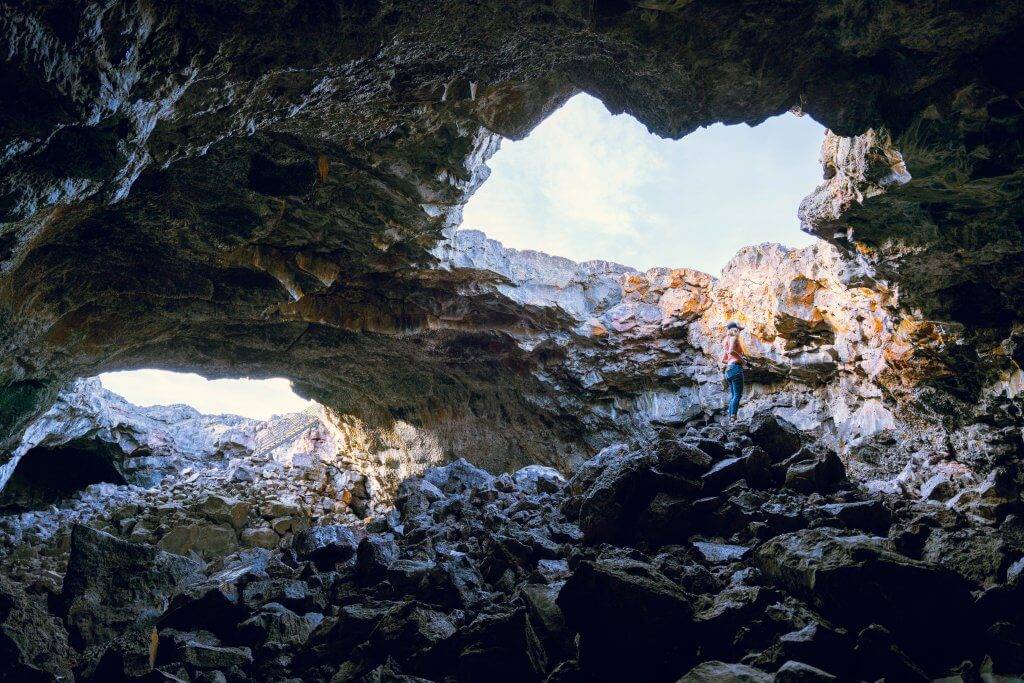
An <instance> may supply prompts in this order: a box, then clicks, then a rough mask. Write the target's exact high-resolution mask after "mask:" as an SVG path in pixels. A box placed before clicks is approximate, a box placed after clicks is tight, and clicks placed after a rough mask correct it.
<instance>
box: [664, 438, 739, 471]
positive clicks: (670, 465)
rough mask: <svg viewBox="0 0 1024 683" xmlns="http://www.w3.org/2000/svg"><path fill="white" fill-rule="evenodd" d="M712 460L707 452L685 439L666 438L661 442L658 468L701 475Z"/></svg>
mask: <svg viewBox="0 0 1024 683" xmlns="http://www.w3.org/2000/svg"><path fill="white" fill-rule="evenodd" d="M712 443H717V442H712ZM723 455H724V454H723ZM712 462H713V460H712V457H711V456H710V455H708V454H707V452H705V451H704V450H701V449H700V448H698V447H697V446H694V445H691V444H689V443H686V442H685V441H669V440H666V441H663V442H661V443H660V444H659V449H658V469H660V470H661V471H663V472H668V473H671V474H682V475H686V476H700V475H702V474H703V473H704V472H706V471H707V470H708V469H709V468H710V467H711V463H712Z"/></svg>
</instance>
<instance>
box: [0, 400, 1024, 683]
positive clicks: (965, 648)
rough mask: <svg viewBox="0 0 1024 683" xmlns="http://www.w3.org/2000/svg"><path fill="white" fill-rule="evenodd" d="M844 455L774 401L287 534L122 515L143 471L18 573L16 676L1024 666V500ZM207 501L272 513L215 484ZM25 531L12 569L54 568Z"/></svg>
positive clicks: (455, 473)
mask: <svg viewBox="0 0 1024 683" xmlns="http://www.w3.org/2000/svg"><path fill="white" fill-rule="evenodd" d="M790 430H791V431H790ZM787 434H788V435H789V437H786V435H787ZM793 437H795V438H793ZM243 459H247V460H252V461H257V460H258V457H257V456H255V455H252V454H250V455H249V456H247V457H246V458H243ZM830 461H831V462H836V463H838V462H839V461H838V458H837V457H836V454H835V453H834V452H830V451H827V450H824V449H822V448H821V447H820V446H819V445H816V444H814V443H811V442H809V441H807V440H805V439H802V438H800V437H799V433H798V432H797V431H796V430H794V429H792V428H791V427H789V426H787V425H786V424H785V423H780V422H779V421H778V418H775V417H774V416H772V415H771V414H770V413H767V412H765V413H760V414H758V415H756V416H755V417H754V419H753V420H752V421H751V424H750V425H740V426H737V427H735V428H733V429H731V430H729V431H726V430H723V429H722V428H721V427H719V426H717V425H713V424H712V425H706V426H698V425H694V426H690V427H687V428H682V427H679V428H665V429H664V431H663V433H662V438H661V439H660V441H659V443H658V447H657V449H656V450H653V451H645V450H638V449H636V448H634V447H631V446H630V445H628V444H618V445H616V446H612V447H609V448H607V449H605V450H603V451H602V452H601V453H599V454H598V455H596V456H595V457H594V458H592V459H590V460H587V461H585V462H583V463H581V465H580V466H579V467H577V468H576V469H575V470H574V471H573V472H571V473H570V477H569V478H568V479H566V478H565V477H563V476H562V475H561V474H559V473H558V472H556V471H555V470H553V469H550V468H545V467H541V466H537V465H534V466H531V467H529V468H524V469H523V470H520V471H517V472H515V473H511V474H510V473H505V474H502V475H500V476H495V475H493V474H490V473H488V472H486V471H484V470H481V469H479V468H477V467H475V466H473V465H471V464H470V463H469V462H467V461H466V460H464V459H459V460H457V461H454V462H452V463H450V464H448V465H445V466H443V467H436V468H428V469H426V470H425V471H424V472H423V474H422V476H414V477H409V478H407V479H405V480H404V481H403V482H402V483H401V485H400V486H399V487H398V490H397V496H396V505H395V509H393V510H391V511H390V512H388V513H386V514H383V515H380V516H378V517H376V518H374V519H373V520H371V521H369V522H368V523H366V524H359V525H351V524H350V525H344V524H338V523H336V522H333V521H332V519H333V518H332V515H331V513H326V512H325V513H323V514H318V513H316V512H315V511H314V512H312V513H310V515H309V516H308V517H307V518H306V526H304V527H303V528H302V529H301V530H295V532H294V533H291V532H289V533H286V534H285V535H284V536H283V537H282V538H281V539H280V541H279V542H278V543H274V544H270V546H269V547H267V546H262V545H259V544H256V545H252V546H249V547H234V546H232V547H223V548H216V549H212V548H211V547H210V546H205V547H202V548H197V547H192V548H191V549H188V550H186V549H184V548H182V547H174V546H169V545H168V544H166V543H165V542H164V540H166V537H164V540H161V541H160V542H158V543H154V540H153V539H152V538H147V537H146V536H145V535H139V534H137V533H136V532H135V531H134V530H133V527H132V525H130V524H127V525H126V524H118V523H117V522H116V521H113V520H117V519H124V515H126V514H138V513H139V511H140V510H139V508H140V504H139V503H140V501H141V498H140V494H139V492H138V490H137V488H135V487H130V486H126V487H121V488H122V491H120V492H117V493H114V494H112V495H107V496H106V497H105V498H104V505H105V506H106V508H107V509H108V510H109V511H111V512H112V515H111V517H110V518H91V519H90V518H76V519H78V520H79V521H76V522H75V523H73V524H71V526H70V528H69V529H68V531H69V532H70V533H69V534H68V535H67V537H66V538H65V541H64V543H63V544H62V545H60V546H55V547H53V548H52V550H51V551H50V552H52V553H53V555H54V556H55V557H58V556H59V557H60V558H62V562H63V563H66V569H62V570H61V571H60V572H57V571H52V570H50V571H48V572H41V571H40V570H39V569H38V568H36V569H35V570H33V571H26V572H22V573H14V574H12V575H11V576H5V577H4V578H3V579H2V582H0V589H2V592H0V638H3V640H2V641H0V642H3V643H4V645H5V651H6V652H9V653H11V654H10V656H9V657H7V658H5V660H4V661H3V663H2V664H0V670H2V671H3V673H4V675H5V676H7V677H8V679H10V680H25V678H24V677H25V676H29V675H32V676H36V677H39V678H41V679H46V678H48V677H49V679H59V680H70V679H71V677H72V676H74V677H76V679H78V680H96V681H109V680H151V679H152V678H153V677H154V676H159V677H163V678H164V679H165V680H193V681H204V680H227V681H235V680H237V681H243V680H267V681H270V680H304V681H321V680H322V681H347V680H466V681H475V680H483V679H486V680H519V681H521V680H549V681H563V680H573V681H585V680H609V679H610V678H617V677H622V676H632V677H638V678H642V679H644V680H668V681H675V680H685V681H705V680H764V681H771V680H776V681H785V680H833V679H838V680H877V679H879V678H883V677H884V678H887V679H897V680H930V679H934V678H940V677H943V676H954V677H958V678H957V679H958V680H981V678H979V677H980V676H982V675H991V674H995V675H1016V674H1019V673H1021V671H1022V662H1024V659H1022V656H1024V649H1022V647H1021V644H1020V643H1021V641H1020V639H1019V638H1018V637H1017V634H1018V633H1020V629H1021V628H1024V624H1022V623H1020V615H1021V609H1020V607H1021V605H1020V600H1021V596H1024V593H1022V591H1021V584H1020V581H1021V579H1020V574H1021V572H1020V565H1021V557H1022V556H1024V526H1022V523H1021V521H1020V519H1019V516H1018V513H1019V506H1018V507H1012V506H1011V508H1007V509H1006V511H1005V514H1003V515H1001V519H1000V520H999V521H998V522H991V521H987V520H984V519H982V518H980V517H978V516H976V515H972V514H969V513H964V512H961V511H958V510H957V509H955V507H952V506H950V505H947V504H943V503H939V502H936V501H930V500H921V499H918V498H910V497H905V496H900V495H894V494H884V493H870V492H868V491H867V490H866V489H865V488H864V487H862V486H858V485H857V484H856V483H855V482H852V481H850V480H849V478H848V476H847V474H846V472H845V471H844V469H843V467H842V465H841V464H839V466H838V468H836V467H828V466H824V464H826V463H828V462H830ZM816 465H817V466H816ZM812 469H817V471H818V473H819V474H818V476H816V477H814V478H810V479H807V478H805V477H803V476H802V474H801V473H804V472H807V471H809V470H812ZM108 486H109V485H108ZM177 492H178V493H181V491H180V490H178V491H177ZM211 498H213V497H211ZM76 505H77V504H76V503H71V504H66V503H65V504H63V507H62V510H65V509H74V508H75V507H76ZM283 507H284V506H283V505H282V508H283ZM1011 509H1012V511H1011ZM197 512H198V514H207V515H208V516H210V519H216V520H218V523H220V524H221V525H223V526H224V527H228V528H229V527H230V525H231V524H232V523H238V524H239V525H241V526H240V528H246V529H247V528H249V527H250V525H252V524H253V523H254V519H253V515H249V516H248V517H243V516H240V515H237V516H236V515H235V514H234V510H233V508H232V507H231V506H230V505H223V504H221V503H211V499H210V498H208V499H206V501H205V502H204V503H203V504H202V506H201V508H200V510H198V511H197ZM46 514H53V513H45V512H44V513H39V517H43V516H45V515H46ZM145 514H146V516H147V518H155V519H164V520H171V519H174V518H175V516H176V515H177V514H178V512H177V511H176V510H174V509H172V508H171V507H170V506H166V505H165V506H156V507H153V508H151V509H149V510H148V511H146V513H145ZM255 523H257V524H258V523H259V522H255ZM98 526H102V527H104V528H105V531H101V530H99V529H98V528H96V527H98ZM12 528H13V527H12V525H11V524H10V520H9V519H8V520H7V522H5V526H4V529H5V537H6V538H5V541H6V542H8V543H9V541H10V538H9V534H10V530H11V529H12ZM212 528H213V527H209V526H207V527H205V528H204V529H203V530H202V531H201V535H202V537H203V538H205V539H209V538H211V537H212V536H213V534H212V531H211V529H212ZM171 533H173V531H172V532H171ZM247 545H248V544H247ZM8 547H10V546H8ZM17 548H18V546H15V553H13V554H11V555H9V556H8V557H7V558H6V559H5V562H7V563H11V562H13V563H15V564H18V565H20V566H22V567H31V566H32V562H33V560H32V559H31V558H29V557H27V556H25V555H24V554H22V555H21V556H18V555H17ZM211 550H212V552H210V551H211ZM178 553H184V554H178ZM47 576H48V577H50V579H49V580H47ZM26 625H30V626H31V628H33V629H35V632H36V633H37V634H38V635H37V637H35V638H32V639H27V638H25V634H24V632H23V631H21V630H19V629H23V628H25V627H26ZM812 674H813V675H812ZM17 676H22V677H23V678H20V679H19V678H17ZM801 677H803V678H801ZM808 677H809V678H808Z"/></svg>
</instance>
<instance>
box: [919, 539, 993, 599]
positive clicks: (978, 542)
mask: <svg viewBox="0 0 1024 683" xmlns="http://www.w3.org/2000/svg"><path fill="white" fill-rule="evenodd" d="M921 559H922V560H924V561H926V562H932V563H935V564H939V565H941V566H943V567H946V568H948V569H951V570H953V571H955V572H956V573H958V574H960V575H961V576H963V577H965V578H967V579H969V580H970V581H972V582H973V583H975V584H976V585H979V586H981V587H983V588H988V587H990V586H994V585H995V584H997V583H999V582H1000V581H1001V579H1002V577H1003V575H1004V574H1005V573H1006V572H1007V567H1008V566H1009V564H1010V556H1009V549H1008V548H1007V546H1006V542H1005V541H1004V540H1003V539H1002V538H1001V537H1000V535H999V534H996V533H992V531H991V530H989V529H977V528H968V529H960V530H956V531H947V530H946V529H942V528H939V529H933V530H932V531H931V533H929V534H928V539H927V540H926V541H925V544H924V547H923V548H922V550H921Z"/></svg>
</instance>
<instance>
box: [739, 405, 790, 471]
mask: <svg viewBox="0 0 1024 683" xmlns="http://www.w3.org/2000/svg"><path fill="white" fill-rule="evenodd" d="M748 434H749V436H750V440H751V441H753V442H754V445H755V446H759V447H760V448H762V449H763V450H764V451H765V453H767V454H768V457H770V458H771V460H772V462H782V461H783V460H785V459H786V458H789V457H790V456H792V455H793V454H794V453H796V452H797V451H798V450H800V446H801V445H802V443H803V440H802V439H801V437H800V432H799V431H798V430H797V428H796V427H794V426H793V425H792V424H790V423H789V422H787V421H786V420H783V419H781V418H779V417H776V416H775V415H774V414H772V413H770V412H764V413H758V414H757V415H754V416H753V417H752V418H750V430H749V432H748Z"/></svg>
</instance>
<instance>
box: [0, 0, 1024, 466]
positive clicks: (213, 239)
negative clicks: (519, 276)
mask: <svg viewBox="0 0 1024 683" xmlns="http://www.w3.org/2000/svg"><path fill="white" fill-rule="evenodd" d="M1022 53H1024V3H1021V2H987V3H903V2H894V1H883V2H876V3H861V2H846V3H832V2H812V1H791V2H784V3H747V2H739V1H725V2H703V1H700V0H698V1H696V2H692V1H690V2H687V1H683V0H645V1H643V2H633V1H631V0H600V1H598V0H591V1H583V0H579V1H577V0H553V1H551V2H525V1H520V2H508V1H502V2H496V1H487V0H480V1H477V2H453V1H448V2H434V3H421V2H412V1H402V0H393V1H390V2H386V1H380V2H376V1H362V0H359V1H352V0H336V1H333V2H332V1H325V2H302V1H299V0H292V1H286V2H278V1H275V2H263V1H259V0H256V1H249V2H231V1H214V0H208V1H205V2H165V3H151V2H147V1H145V0H135V1H131V0H123V1H122V0H104V1H102V2H85V1H70V0H69V1H59V0H51V1H44V2H18V1H11V0H7V1H5V2H3V4H2V5H0V54H2V55H3V60H2V62H0V83H2V92H3V93H4V97H3V105H2V106H0V386H4V387H5V389H4V390H3V399H2V400H0V445H4V444H5V439H6V444H7V445H9V443H10V439H11V438H14V437H15V436H16V435H17V433H18V430H19V428H20V427H22V426H23V425H24V424H25V422H26V421H27V420H28V419H29V418H31V417H32V416H33V415H35V414H38V412H39V411H40V410H42V409H43V408H45V407H46V406H47V405H49V403H52V399H53V396H54V392H55V391H57V390H58V389H59V388H60V387H61V386H64V385H65V384H66V383H67V382H68V381H69V380H70V379H73V378H75V377H80V376H88V375H94V374H97V373H99V372H103V371H108V370H117V369H126V368H135V367H167V368H172V369H182V370H192V371H199V372H202V373H203V374H206V375H207V376H228V375H239V374H250V375H253V376H270V375H283V376H287V377H290V378H292V379H293V380H295V382H296V385H297V388H298V390H299V391H300V393H303V394H304V395H307V396H309V397H312V398H315V399H317V400H320V401H321V402H323V403H325V404H327V405H330V406H332V407H334V408H336V409H337V410H339V411H342V412H350V413H354V414H363V415H366V416H368V417H373V418H374V419H405V420H410V421H413V422H419V423H429V422H431V421H435V422H436V421H437V420H439V419H447V418H451V417H452V416H459V415H463V416H465V415H471V416H473V417H475V418H477V419H478V420H479V421H480V422H483V423H491V424H501V425H504V426H506V427H507V428H505V429H503V430H502V431H503V433H502V435H501V437H500V438H498V437H495V438H498V440H499V441H500V442H501V443H502V444H504V445H503V446H502V448H506V449H512V448H522V447H524V444H526V446H525V447H526V449H527V450H528V451H529V452H530V453H531V459H533V460H539V461H542V462H543V461H554V460H557V456H556V455H552V454H551V452H550V451H551V449H552V448H553V447H552V446H550V443H546V442H545V440H544V439H543V438H542V436H540V435H543V434H545V433H551V434H558V435H560V436H561V437H568V436H571V435H572V434H574V433H575V432H577V431H579V430H580V429H582V426H581V425H580V424H578V423H577V422H576V421H574V420H573V419H572V416H571V413H572V407H573V406H572V403H571V401H570V400H569V399H567V398H566V397H565V396H555V395H552V394H551V392H550V391H549V390H547V389H545V388H544V387H542V386H541V385H540V384H539V383H538V380H537V370H538V368H541V369H542V368H543V366H544V365H545V364H548V363H557V362H558V358H557V357H552V356H551V354H548V353H546V351H545V347H544V346H543V345H541V347H537V348H532V349H531V350H529V351H527V350H524V349H526V348H530V347H528V346H527V347H524V346H523V345H520V344H516V343H515V341H514V339H515V338H516V337H521V336H522V335H529V334H531V333H537V332H539V331H546V332H552V333H568V332H566V331H567V330H568V329H569V326H570V323H569V321H567V320H566V319H565V318H564V316H560V315H559V314H557V313H554V312H552V310H551V309H542V308H537V307H530V306H522V305H518V304H515V303H514V302H512V301H510V300H509V299H507V298H506V297H504V296H502V295H501V294H500V293H499V292H498V289H497V285H498V284H499V282H498V280H499V279H500V278H498V277H497V276H493V275H491V274H488V273H485V272H481V271H472V270H467V269H459V268H449V267H442V266H443V264H442V263H441V262H439V254H440V251H439V249H438V245H439V244H440V243H441V242H442V241H443V239H444V238H445V235H446V234H450V231H451V230H453V229H454V227H455V226H456V225H457V224H458V222H459V220H460V216H461V207H462V205H463V204H464V203H465V201H466V200H467V199H468V197H469V196H470V195H471V194H472V192H473V190H475V188H476V187H478V186H479V184H480V183H481V182H483V181H484V180H485V179H486V176H487V173H488V170H487V167H486V164H485V162H486V160H487V158H488V157H489V156H490V155H492V154H493V153H494V152H495V151H496V150H497V148H498V145H499V142H500V138H502V137H505V138H513V139H514V138H519V137H522V136H524V135H526V134H528V132H529V131H530V130H531V129H532V128H533V127H534V126H535V125H536V124H538V123H539V122H540V121H541V120H543V118H544V117H545V116H546V115H548V114H549V113H550V112H552V111H553V110H554V109H556V108H557V107H558V106H559V105H560V104H562V103H563V102H564V101H566V100H567V99H568V98H569V97H571V96H572V95H573V94H575V93H577V92H588V93H590V94H592V95H594V96H596V97H598V98H600V99H601V100H602V101H603V102H604V103H605V105H606V106H607V107H608V108H609V109H610V110H611V111H613V112H616V113H618V112H626V113H629V114H631V115H632V116H635V117H636V118H637V119H638V120H640V121H641V122H643V123H644V124H645V125H646V126H647V127H648V128H649V129H650V130H651V131H652V132H653V133H655V134H658V135H661V136H666V137H673V138H680V137H682V136H685V135H686V134H688V133H689V132H691V131H693V130H694V129H696V128H697V127H699V126H704V125H709V124H712V123H715V122H725V123H729V124H734V123H741V122H745V123H748V124H751V125H754V124H756V123H759V122H761V121H763V120H764V119H766V118H768V117H770V116H774V115H778V114H781V113H784V112H786V111H791V110H794V111H798V112H800V113H803V114H806V115H810V116H813V117H814V118H815V119H816V120H818V121H820V122H821V123H822V124H823V125H825V126H827V127H829V128H830V129H831V130H832V131H834V132H835V133H837V134H838V135H841V136H848V137H853V136H859V135H861V134H863V133H865V132H867V131H869V130H873V131H875V132H873V133H872V135H873V136H874V137H873V138H872V139H871V145H872V146H871V147H870V149H868V153H867V154H866V156H865V155H861V157H859V158H860V159H862V160H863V159H867V162H866V163H862V164H860V165H859V166H857V165H851V166H850V167H844V168H835V167H833V168H829V167H828V165H827V164H826V169H825V176H826V177H825V180H824V183H823V185H822V186H821V187H820V188H818V190H816V191H815V190H814V188H808V192H809V193H810V194H811V196H810V197H809V199H808V201H806V202H805V204H804V206H803V207H802V208H801V219H802V221H803V229H805V230H807V231H809V232H811V233H813V234H815V235H817V236H819V237H822V238H823V239H826V240H828V241H830V242H833V243H834V244H836V245H837V246H839V247H840V248H841V249H842V250H843V251H844V253H846V255H847V257H848V258H849V259H850V261H851V263H855V264H857V266H858V270H857V272H859V273H860V274H861V276H862V277H863V278H864V279H865V280H866V281H868V280H870V281H881V282H884V283H886V284H887V286H891V287H894V288H898V289H899V291H900V292H901V297H902V299H901V304H902V305H903V306H905V307H906V308H907V309H908V310H910V309H913V310H916V311H919V312H920V313H921V314H922V315H925V316H930V317H934V318H936V319H939V320H944V321H948V322H949V323H951V324H954V325H958V326H961V327H962V328H963V329H964V330H966V334H968V335H969V336H971V337H972V338H977V339H979V340H981V342H983V343H987V344H990V345H992V344H998V343H1000V340H1003V339H1006V338H1008V337H1009V336H1011V335H1013V334H1018V335H1019V323H1018V321H1019V320H1020V317H1021V314H1022V309H1024V296H1022V291H1024V288H1022V284H1024V282H1022V280H1024V201H1022V198H1024V197H1022V195H1024V182H1022V181H1024V172H1022V170H1021V169H1022V167H1024V163H1022V162H1024V149H1022V144H1024V143H1022V139H1024V136H1022V134H1021V133H1022V128H1024V76H1022V75H1021V71H1020V69H1019V65H1020V64H1021V63H1024V54H1022ZM872 155H875V156H877V157H878V158H879V159H878V160H879V163H877V164H874V163H871V162H872V160H873V156H872ZM893 155H902V161H903V163H904V164H905V172H906V176H905V177H902V178H900V179H899V182H893V179H891V178H888V177H887V174H890V173H891V169H892V163H891V162H892V160H893ZM736 172H737V173H738V174H739V173H743V172H744V170H743V169H736ZM840 185H841V186H840ZM795 211H796V207H794V212H795ZM560 331H561V332H560ZM981 342H979V343H981ZM481 429H482V428H481Z"/></svg>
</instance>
